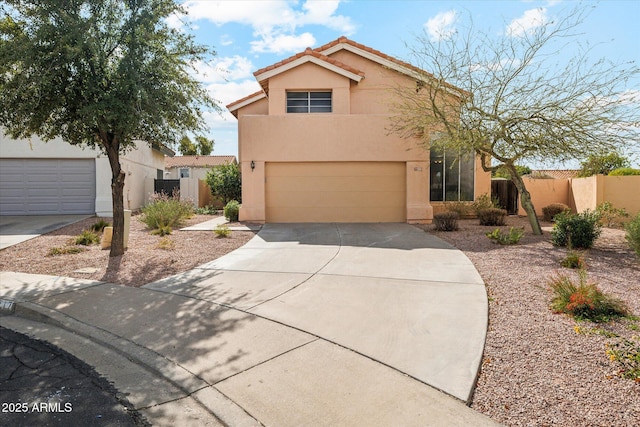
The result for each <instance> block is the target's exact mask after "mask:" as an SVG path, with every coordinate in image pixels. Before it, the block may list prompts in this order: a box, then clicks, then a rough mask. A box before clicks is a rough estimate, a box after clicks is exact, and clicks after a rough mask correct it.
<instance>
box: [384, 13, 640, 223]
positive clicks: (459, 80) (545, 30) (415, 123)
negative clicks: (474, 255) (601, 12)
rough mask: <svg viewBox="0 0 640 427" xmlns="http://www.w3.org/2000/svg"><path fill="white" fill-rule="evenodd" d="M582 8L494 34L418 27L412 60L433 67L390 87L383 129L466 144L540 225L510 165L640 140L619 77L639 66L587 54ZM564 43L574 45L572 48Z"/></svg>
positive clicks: (634, 103) (428, 142) (629, 94)
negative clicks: (407, 83) (389, 115)
mask: <svg viewBox="0 0 640 427" xmlns="http://www.w3.org/2000/svg"><path fill="white" fill-rule="evenodd" d="M584 10H586V7H585V6H584V5H579V6H578V7H577V8H576V9H574V10H572V11H569V12H568V13H566V14H564V15H563V17H559V18H557V19H555V20H553V21H543V22H539V24H540V25H538V26H536V27H535V28H531V29H525V28H515V27H513V26H510V27H508V30H507V31H505V32H504V33H503V34H502V35H500V36H496V33H495V32H494V33H488V32H487V33H482V32H480V31H477V30H475V29H474V28H473V26H472V25H471V24H469V25H467V26H466V27H467V28H466V29H462V30H459V31H457V32H455V33H449V34H446V35H443V37H441V38H439V39H437V40H433V39H432V38H430V37H429V35H428V34H427V33H425V34H424V35H422V36H418V37H417V42H416V43H415V44H414V46H413V47H412V48H411V54H412V62H413V65H415V66H417V67H418V68H420V69H422V70H428V71H429V72H430V73H432V75H428V76H425V77H423V78H422V79H420V78H419V80H418V84H417V86H416V87H413V88H411V87H409V88H407V87H402V88H397V89H396V91H397V92H398V94H399V96H400V99H402V101H400V102H399V103H397V105H395V109H396V113H397V115H396V117H395V118H394V120H393V123H392V126H391V129H390V130H391V131H392V132H397V133H399V134H401V135H403V136H406V137H417V138H421V141H422V142H423V143H424V145H425V146H426V147H429V146H435V148H440V149H449V150H458V151H459V152H461V153H469V152H474V153H475V154H476V155H478V156H479V157H480V159H481V160H482V167H483V169H484V170H485V171H495V170H497V169H501V170H503V171H506V172H507V173H508V174H509V176H510V179H511V180H512V181H513V183H514V184H515V185H516V187H517V189H518V191H519V192H520V195H521V204H522V207H523V208H524V209H525V211H526V212H527V216H528V218H529V220H530V223H531V228H532V230H533V232H534V234H542V230H541V228H540V224H539V222H538V219H537V217H536V214H535V209H534V206H533V203H532V202H531V197H530V194H529V192H528V191H527V189H526V187H525V183H524V181H523V179H522V177H521V175H520V171H519V170H518V168H517V166H516V165H518V164H523V163H529V162H531V163H547V164H548V163H549V162H554V163H557V164H562V163H564V162H566V161H569V160H572V159H582V158H585V156H588V155H589V154H600V153H608V152H612V151H618V149H619V148H620V147H622V146H624V147H625V148H627V149H628V148H630V147H631V146H635V148H636V149H637V147H638V141H639V138H638V130H639V126H640V119H639V116H638V106H639V103H640V100H638V99H637V93H636V94H635V96H636V99H633V97H634V93H635V92H634V91H632V90H627V89H626V85H628V81H629V80H630V79H632V78H637V76H638V75H639V74H640V73H639V69H638V67H637V65H635V64H633V63H628V64H614V63H611V62H609V61H607V60H604V59H601V60H593V58H591V56H592V55H593V49H592V48H584V47H583V46H582V45H581V44H580V34H578V32H577V31H578V27H579V26H580V24H581V23H582V22H583V21H584V19H585V17H586V13H587V12H585V11H584ZM469 21H470V20H469ZM569 46H570V47H571V51H575V52H577V53H576V54H575V55H573V56H571V57H567V49H566V48H567V47H569ZM425 74H426V73H425Z"/></svg>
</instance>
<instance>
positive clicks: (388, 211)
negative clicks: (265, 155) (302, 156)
mask: <svg viewBox="0 0 640 427" xmlns="http://www.w3.org/2000/svg"><path fill="white" fill-rule="evenodd" d="M265 173H266V215H267V218H266V220H267V222H405V221H406V218H407V217H406V214H405V210H406V207H405V206H406V189H405V188H406V184H405V183H406V166H405V163H401V162H394V163H391V162H389V163H387V162H319V163H267V164H266V172H265Z"/></svg>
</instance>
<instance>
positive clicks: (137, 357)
mask: <svg viewBox="0 0 640 427" xmlns="http://www.w3.org/2000/svg"><path fill="white" fill-rule="evenodd" d="M192 250H198V248H193V249H192ZM2 295H4V297H5V298H9V299H12V300H14V301H16V302H17V308H16V314H17V315H16V316H4V317H3V316H0V326H4V327H9V328H12V329H14V330H17V331H20V332H22V333H27V334H29V335H30V336H33V337H36V338H38V339H44V340H47V341H49V342H52V343H53V344H55V345H57V346H59V347H62V348H64V349H65V350H67V351H69V352H70V353H72V354H74V355H75V356H77V357H78V358H80V359H81V360H83V361H85V362H86V363H88V364H90V365H91V366H94V367H95V369H96V371H98V372H99V373H101V374H102V375H104V376H105V377H107V378H108V379H109V380H110V381H112V382H113V384H114V385H115V387H116V388H117V389H118V390H119V391H120V392H122V393H126V395H127V396H128V399H129V401H130V402H131V403H132V404H133V405H134V406H135V408H138V409H139V410H140V412H141V413H142V414H143V415H144V416H146V417H147V418H148V419H149V420H150V421H151V422H152V423H154V424H156V425H186V424H189V425H233V426H245V425H246V426H254V425H265V426H292V427H293V426H301V425H310V426H334V425H368V426H387V425H403V426H409V425H415V426H441V425H451V426H468V425H473V426H484V425H486V426H490V425H496V424H495V423H494V422H493V421H492V420H490V419H489V418H487V417H486V416H484V415H481V414H479V413H477V412H475V411H473V410H471V409H470V408H468V407H467V406H465V404H464V403H463V402H468V401H469V399H470V397H471V394H472V390H473V387H474V383H475V379H476V376H477V373H478V369H479V366H480V362H481V357H482V351H483V347H484V341H485V334H486V328H487V314H488V313H487V306H488V305H487V296H486V292H485V288H484V285H483V283H482V280H481V278H480V276H479V275H478V273H477V271H476V270H475V268H474V267H473V265H472V264H471V262H470V261H469V260H468V259H467V258H466V257H465V256H464V254H463V253H462V252H460V251H459V250H457V249H455V248H453V247H452V246H450V245H448V244H447V243H445V242H443V241H442V240H440V239H438V238H436V237H434V236H431V235H429V234H427V233H425V232H423V231H422V230H420V229H418V228H416V227H413V226H410V225H407V224H268V225H265V226H264V227H263V228H262V230H261V231H260V233H259V234H258V235H256V236H255V237H254V238H253V239H252V240H251V241H250V242H249V243H247V244H246V245H245V246H243V247H242V248H240V249H237V250H235V251H234V252H231V253H229V254H227V255H226V256H224V257H221V258H219V259H217V260H215V261H212V262H210V263H207V264H204V265H202V266H200V267H198V268H196V269H193V270H190V271H187V272H185V273H182V274H178V275H176V276H173V277H169V278H166V279H163V280H161V281H158V282H154V283H150V284H148V285H145V286H144V287H142V288H130V287H126V286H118V285H112V284H109V283H104V282H96V281H90V280H82V279H72V278H64V277H55V276H41V275H30V274H25V273H10V272H0V296H2ZM20 313H22V314H20ZM30 318H31V319H35V320H36V321H35V322H34V321H32V320H29V319H30ZM43 319H48V320H47V322H48V323H47V324H44V325H43V324H39V323H38V322H41V321H42V320H43Z"/></svg>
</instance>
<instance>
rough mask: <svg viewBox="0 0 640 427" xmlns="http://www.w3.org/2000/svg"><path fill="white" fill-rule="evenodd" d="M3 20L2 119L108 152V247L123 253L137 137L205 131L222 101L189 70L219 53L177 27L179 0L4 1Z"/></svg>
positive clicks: (24, 130) (161, 138) (12, 130)
mask: <svg viewBox="0 0 640 427" xmlns="http://www.w3.org/2000/svg"><path fill="white" fill-rule="evenodd" d="M1 8H2V13H3V14H2V18H0V19H1V21H0V103H1V104H2V110H1V111H0V125H2V126H3V127H4V129H5V132H6V133H7V134H8V135H10V136H11V137H13V138H28V137H30V136H31V135H38V136H39V137H41V138H42V139H43V140H45V141H47V140H51V139H53V138H56V137H60V138H62V139H63V140H64V141H66V142H68V143H69V144H72V145H79V146H88V147H92V148H93V147H97V148H98V149H100V150H101V151H102V152H103V153H104V154H105V155H106V156H107V157H108V159H109V163H110V166H111V173H112V180H111V189H112V199H113V226H114V230H113V241H112V245H111V253H110V255H111V256H117V255H121V254H123V253H124V245H123V238H124V204H123V187H124V181H125V173H124V172H123V171H122V168H121V165H120V155H121V154H123V153H125V152H127V150H131V149H133V148H134V147H135V145H136V141H138V143H140V142H141V141H142V143H148V144H165V145H173V144H176V143H177V141H176V140H175V139H174V138H175V137H174V135H184V134H185V133H187V132H203V131H204V120H203V116H202V109H204V108H213V109H215V108H218V107H217V104H216V103H215V102H214V101H213V100H212V99H211V98H210V96H209V95H208V94H207V92H206V91H205V90H204V89H203V88H202V86H201V85H200V83H199V82H198V81H197V80H195V79H194V77H193V76H192V74H190V72H189V71H190V68H191V66H192V64H195V63H196V62H197V61H201V60H204V61H206V60H208V59H209V58H210V57H211V56H212V55H214V52H213V51H212V50H210V49H209V48H207V47H204V46H200V45H197V44H195V43H194V41H193V38H192V37H191V36H189V35H188V34H185V33H183V32H180V31H177V30H174V29H171V28H170V27H169V26H168V25H167V18H169V17H170V16H173V15H174V14H181V13H182V12H183V10H182V9H181V7H180V6H179V5H177V4H176V3H175V2H174V1H173V0H5V1H4V2H3V5H2V6H1Z"/></svg>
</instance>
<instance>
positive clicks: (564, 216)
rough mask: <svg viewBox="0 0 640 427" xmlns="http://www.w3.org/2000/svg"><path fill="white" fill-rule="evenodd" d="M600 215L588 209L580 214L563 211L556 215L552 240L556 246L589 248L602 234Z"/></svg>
mask: <svg viewBox="0 0 640 427" xmlns="http://www.w3.org/2000/svg"><path fill="white" fill-rule="evenodd" d="M599 219H600V217H599V216H598V214H596V213H595V212H591V211H589V210H586V211H584V212H582V213H579V214H577V215H576V214H572V213H569V212H562V213H560V214H558V215H556V217H555V222H556V223H555V224H554V225H553V230H552V231H551V241H552V243H553V244H554V245H555V246H568V247H570V248H580V249H589V248H591V247H592V246H593V243H594V242H595V240H596V239H597V238H598V237H599V236H600V233H601V232H602V227H601V226H600V222H599Z"/></svg>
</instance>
